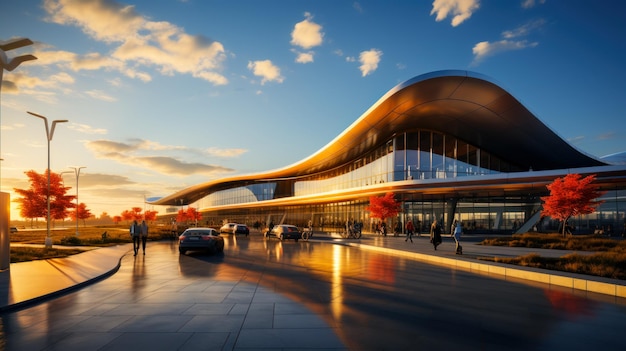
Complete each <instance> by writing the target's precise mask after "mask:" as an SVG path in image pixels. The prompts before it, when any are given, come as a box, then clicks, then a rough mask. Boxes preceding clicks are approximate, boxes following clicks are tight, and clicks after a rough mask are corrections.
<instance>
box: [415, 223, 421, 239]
mask: <svg viewBox="0 0 626 351" xmlns="http://www.w3.org/2000/svg"><path fill="white" fill-rule="evenodd" d="M415 230H416V231H417V237H418V238H419V237H421V236H422V222H421V221H420V220H419V219H418V220H417V223H415Z"/></svg>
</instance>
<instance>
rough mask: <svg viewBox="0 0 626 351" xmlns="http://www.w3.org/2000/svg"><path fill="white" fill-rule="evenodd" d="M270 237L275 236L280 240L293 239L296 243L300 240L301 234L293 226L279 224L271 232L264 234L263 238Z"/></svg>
mask: <svg viewBox="0 0 626 351" xmlns="http://www.w3.org/2000/svg"><path fill="white" fill-rule="evenodd" d="M271 236H275V237H277V238H278V239H280V240H285V239H294V240H295V241H296V242H297V241H298V240H300V238H302V233H301V232H300V230H299V229H298V227H296V226H295V225H289V224H279V225H276V226H274V228H272V230H268V231H266V232H265V238H267V239H269V238H270V237H271Z"/></svg>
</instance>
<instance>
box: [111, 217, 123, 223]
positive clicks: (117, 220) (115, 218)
mask: <svg viewBox="0 0 626 351" xmlns="http://www.w3.org/2000/svg"><path fill="white" fill-rule="evenodd" d="M121 221H122V216H113V223H115V224H116V225H117V224H118V223H119V222H121Z"/></svg>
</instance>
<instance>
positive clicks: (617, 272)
mask: <svg viewBox="0 0 626 351" xmlns="http://www.w3.org/2000/svg"><path fill="white" fill-rule="evenodd" d="M481 244H482V245H497V246H510V247H530V248H544V249H557V250H558V249H561V250H576V251H591V252H595V253H594V254H591V255H579V254H570V255H563V256H561V257H559V258H546V257H541V256H539V255H537V254H530V255H525V256H519V257H515V258H498V257H496V258H481V259H484V260H489V261H494V262H502V263H509V264H515V265H519V266H526V267H536V268H544V269H551V270H558V271H563V272H571V273H580V274H587V275H593V276H599V277H605V278H612V279H621V280H626V240H615V239H609V238H600V237H595V236H569V237H565V238H564V237H563V236H562V235H560V234H537V233H526V234H516V235H513V236H511V237H502V238H492V239H486V240H484V241H483V242H482V243H481Z"/></svg>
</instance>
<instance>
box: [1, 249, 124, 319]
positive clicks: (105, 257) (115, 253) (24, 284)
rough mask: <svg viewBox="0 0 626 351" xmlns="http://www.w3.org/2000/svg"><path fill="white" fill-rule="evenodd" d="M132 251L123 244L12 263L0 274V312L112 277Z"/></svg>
mask: <svg viewBox="0 0 626 351" xmlns="http://www.w3.org/2000/svg"><path fill="white" fill-rule="evenodd" d="M131 250H132V244H124V245H117V246H110V247H103V248H98V249H93V250H86V251H85V252H83V253H80V254H77V255H73V256H69V257H66V258H54V259H49V260H37V261H30V262H20V263H12V264H11V266H10V268H9V269H8V270H5V271H2V272H0V312H5V311H9V310H12V309H18V308H21V307H23V306H25V305H28V304H31V303H36V302H39V301H42V300H44V299H46V298H50V297H54V296H58V295H60V294H63V293H65V292H67V291H70V290H72V289H76V288H79V287H81V286H83V285H85V284H89V283H91V282H93V281H97V280H99V279H102V278H104V277H106V276H108V275H110V274H113V273H115V272H116V271H117V269H118V268H119V266H120V261H121V259H122V257H123V256H124V255H125V254H127V253H128V252H130V251H131Z"/></svg>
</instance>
